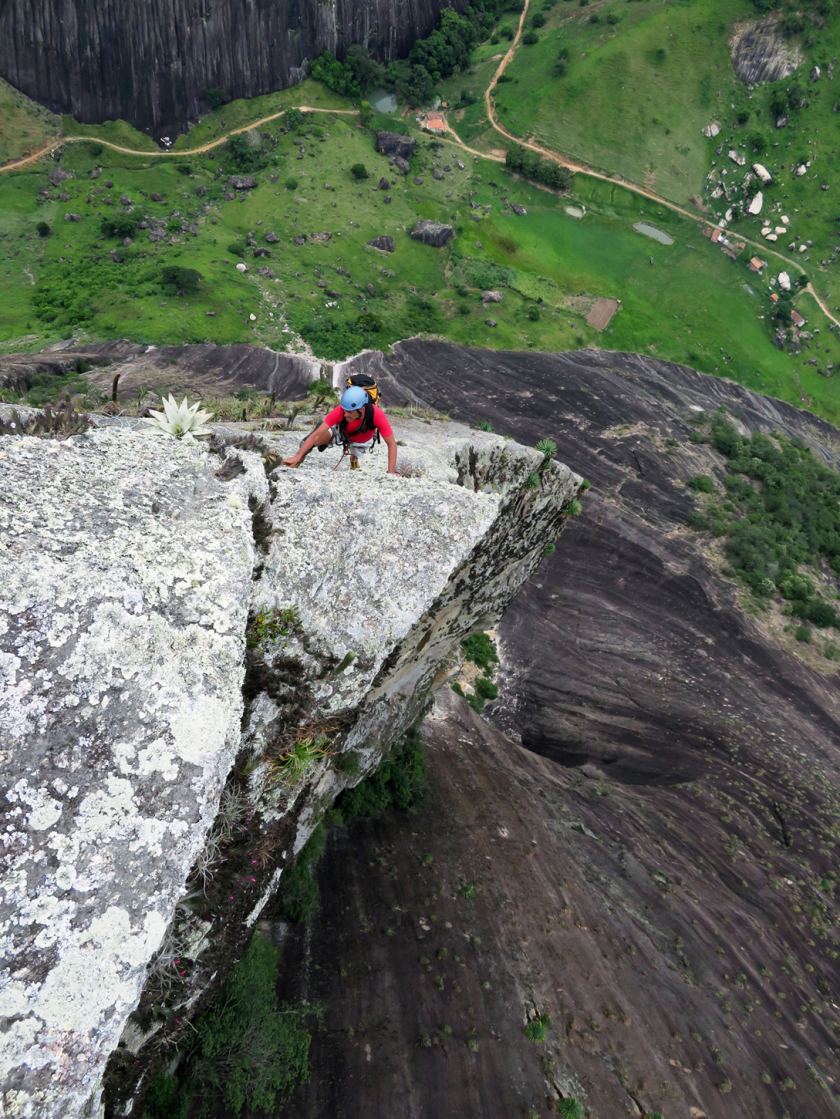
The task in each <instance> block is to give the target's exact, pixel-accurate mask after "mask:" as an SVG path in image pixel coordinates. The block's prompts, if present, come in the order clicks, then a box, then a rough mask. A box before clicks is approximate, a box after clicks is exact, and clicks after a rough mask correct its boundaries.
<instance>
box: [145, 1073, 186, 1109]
mask: <svg viewBox="0 0 840 1119" xmlns="http://www.w3.org/2000/svg"><path fill="white" fill-rule="evenodd" d="M189 1105H190V1093H189V1088H188V1086H187V1085H186V1084H182V1083H181V1082H180V1081H178V1080H177V1079H176V1078H175V1077H174V1076H167V1075H166V1074H165V1073H160V1074H159V1075H158V1076H156V1077H155V1078H154V1080H153V1081H152V1083H151V1086H150V1087H149V1092H148V1095H147V1096H146V1102H145V1105H144V1109H143V1119H187V1112H188V1110H189Z"/></svg>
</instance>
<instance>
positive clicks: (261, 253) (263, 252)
mask: <svg viewBox="0 0 840 1119" xmlns="http://www.w3.org/2000/svg"><path fill="white" fill-rule="evenodd" d="M254 256H255V257H270V256H271V249H254Z"/></svg>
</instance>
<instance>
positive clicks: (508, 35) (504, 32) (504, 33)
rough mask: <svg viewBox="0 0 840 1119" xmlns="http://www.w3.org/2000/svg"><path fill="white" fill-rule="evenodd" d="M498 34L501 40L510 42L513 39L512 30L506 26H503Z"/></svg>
mask: <svg viewBox="0 0 840 1119" xmlns="http://www.w3.org/2000/svg"><path fill="white" fill-rule="evenodd" d="M499 34H500V35H501V37H502V38H503V39H507V40H509V41H510V40H511V39H513V28H512V27H508V25H507V24H503V25H502V27H500V28H499Z"/></svg>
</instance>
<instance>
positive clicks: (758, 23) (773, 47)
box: [729, 15, 804, 85]
mask: <svg viewBox="0 0 840 1119" xmlns="http://www.w3.org/2000/svg"><path fill="white" fill-rule="evenodd" d="M780 22H781V21H780V19H779V17H778V15H769V16H765V18H764V19H757V20H753V21H752V22H751V23H742V24H739V25H737V26H736V27H735V32H734V34H733V36H732V38H731V39H730V40H729V48H730V52H731V55H732V65H733V67H734V68H735V73H736V74H737V75H738V77H739V78H740V79H741V81H742V82H744V83H745V84H747V85H755V84H756V83H757V82H778V81H781V80H782V79H783V78H789V77H790V75H791V74H792V73H793V72H794V71H795V70H796V69H797V67H799V66H801V65H802V63H803V61H804V59H803V56H802V53H801V51H800V49H799V47H798V46H797V45H796V44H795V43H792V42H791V41H790V40H789V39H785V37H784V36H783V34H782V32H781V29H780V27H779V24H780Z"/></svg>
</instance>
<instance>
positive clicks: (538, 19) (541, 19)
mask: <svg viewBox="0 0 840 1119" xmlns="http://www.w3.org/2000/svg"><path fill="white" fill-rule="evenodd" d="M531 26H532V27H535V28H540V27H545V16H544V15H543V13H542V12H534V14H533V15H532V16H531Z"/></svg>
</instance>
